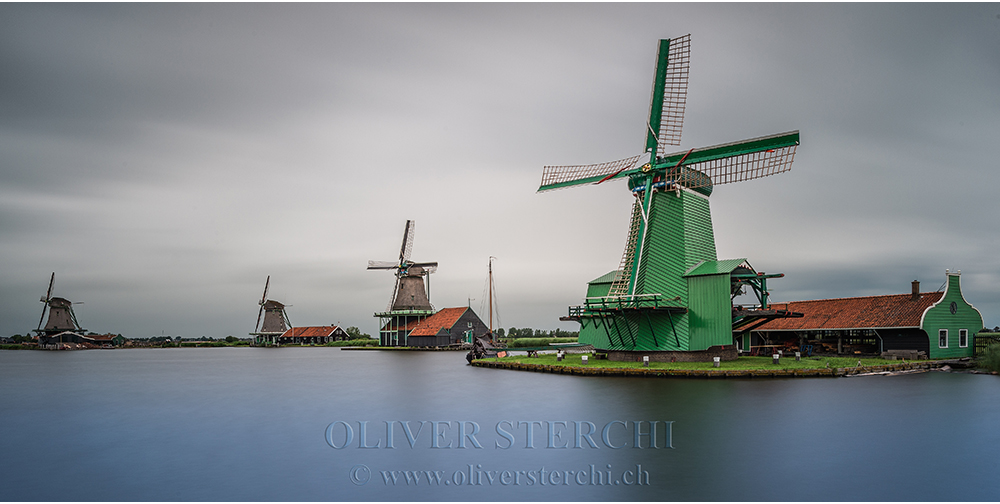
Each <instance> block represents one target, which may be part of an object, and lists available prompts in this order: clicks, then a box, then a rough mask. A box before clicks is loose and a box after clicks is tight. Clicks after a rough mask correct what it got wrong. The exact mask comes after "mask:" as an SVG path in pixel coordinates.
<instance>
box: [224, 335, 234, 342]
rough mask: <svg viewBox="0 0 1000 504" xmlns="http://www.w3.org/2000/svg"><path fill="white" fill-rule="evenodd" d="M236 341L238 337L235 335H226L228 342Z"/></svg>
mask: <svg viewBox="0 0 1000 504" xmlns="http://www.w3.org/2000/svg"><path fill="white" fill-rule="evenodd" d="M235 341H236V338H235V337H233V336H232V335H229V336H226V343H233V342H235Z"/></svg>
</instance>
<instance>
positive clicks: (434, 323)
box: [410, 306, 468, 336]
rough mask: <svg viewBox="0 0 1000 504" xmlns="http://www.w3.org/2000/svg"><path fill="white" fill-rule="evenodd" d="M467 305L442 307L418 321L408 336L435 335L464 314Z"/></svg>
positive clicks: (451, 325) (449, 327) (450, 325)
mask: <svg viewBox="0 0 1000 504" xmlns="http://www.w3.org/2000/svg"><path fill="white" fill-rule="evenodd" d="M466 310H468V308H467V307H465V306H463V307H461V308H444V309H442V310H441V311H439V312H437V313H435V314H434V315H431V316H430V317H427V318H425V319H423V320H421V321H420V323H419V324H417V326H416V327H414V328H413V331H411V332H410V336H435V335H437V333H438V332H439V331H440V330H441V329H451V328H452V327H454V325H455V323H456V322H458V319H459V318H461V317H462V315H465V311H466Z"/></svg>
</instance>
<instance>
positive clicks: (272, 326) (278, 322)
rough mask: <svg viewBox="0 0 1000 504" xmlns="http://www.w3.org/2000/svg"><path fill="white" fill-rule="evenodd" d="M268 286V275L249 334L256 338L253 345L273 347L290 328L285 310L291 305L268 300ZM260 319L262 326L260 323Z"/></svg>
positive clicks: (269, 282) (269, 279) (269, 280)
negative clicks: (252, 327) (251, 330)
mask: <svg viewBox="0 0 1000 504" xmlns="http://www.w3.org/2000/svg"><path fill="white" fill-rule="evenodd" d="M270 286H271V275H268V276H267V280H266V281H265V282H264V294H262V295H261V297H260V301H259V302H258V303H257V304H258V305H260V310H258V312H257V325H256V326H254V331H253V332H252V333H250V335H251V336H256V338H255V343H257V344H265V345H274V344H276V343H277V340H278V337H279V336H281V335H282V334H284V333H285V331H287V330H289V329H291V328H292V322H291V321H290V320H289V319H288V312H286V311H285V308H286V307H287V306H291V305H285V304H283V303H281V302H278V301H275V300H273V299H268V298H267V290H268V288H269V287H270ZM262 319H263V324H262V323H261V320H262Z"/></svg>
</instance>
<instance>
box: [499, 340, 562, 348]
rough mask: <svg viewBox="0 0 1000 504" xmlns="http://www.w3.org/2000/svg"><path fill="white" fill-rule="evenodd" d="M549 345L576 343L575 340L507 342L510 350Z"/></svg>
mask: <svg viewBox="0 0 1000 504" xmlns="http://www.w3.org/2000/svg"><path fill="white" fill-rule="evenodd" d="M549 343H576V338H517V339H511V340H507V346H508V347H510V348H526V347H540V346H548V344H549Z"/></svg>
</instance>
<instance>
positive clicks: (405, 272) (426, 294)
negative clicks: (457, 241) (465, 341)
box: [368, 220, 438, 346]
mask: <svg viewBox="0 0 1000 504" xmlns="http://www.w3.org/2000/svg"><path fill="white" fill-rule="evenodd" d="M413 228H414V222H413V221H412V220H408V221H406V229H404V230H403V244H402V246H401V247H400V248H399V260H398V261H395V262H393V261H368V269H370V270H392V271H393V273H394V274H395V276H396V286H395V287H393V290H392V299H390V300H389V307H388V309H387V311H386V312H384V313H376V314H375V316H376V317H379V320H381V323H380V329H379V340H380V344H381V345H383V346H395V345H400V344H402V345H405V344H406V334H407V333H408V328H409V327H410V326H411V325H412V324H413V323H416V322H419V321H420V320H423V319H424V318H425V317H427V316H429V315H432V314H433V313H434V307H433V306H431V301H430V290H431V281H430V278H431V277H430V274H431V273H434V272H435V271H437V266H438V263H437V262H414V261H411V260H410V252H411V251H412V250H413ZM424 277H427V287H426V289H425V288H424Z"/></svg>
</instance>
